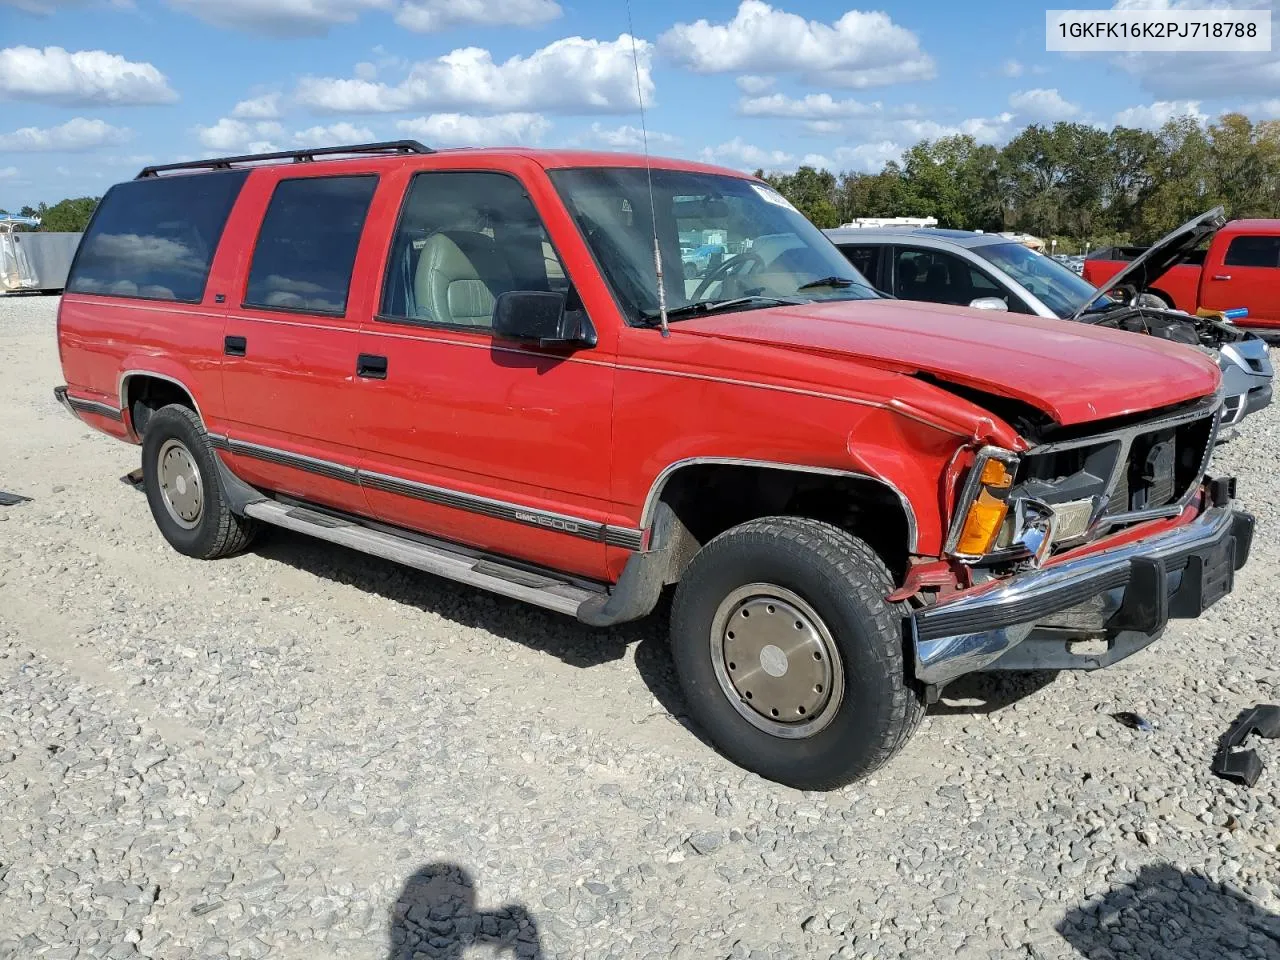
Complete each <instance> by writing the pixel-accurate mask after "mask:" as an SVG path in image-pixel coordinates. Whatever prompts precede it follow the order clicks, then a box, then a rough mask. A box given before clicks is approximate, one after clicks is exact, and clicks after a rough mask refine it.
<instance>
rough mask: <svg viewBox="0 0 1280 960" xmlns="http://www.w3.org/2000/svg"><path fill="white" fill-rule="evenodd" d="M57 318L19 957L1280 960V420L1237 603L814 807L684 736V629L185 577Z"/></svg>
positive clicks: (977, 712) (1025, 683) (11, 390)
mask: <svg viewBox="0 0 1280 960" xmlns="http://www.w3.org/2000/svg"><path fill="white" fill-rule="evenodd" d="M56 306H57V300H56V299H54V298H30V297H20V298H13V297H11V298H7V299H5V298H0V489H3V490H8V491H12V492H17V493H21V494H25V495H26V496H29V497H32V498H33V499H32V502H30V503H26V504H22V505H19V506H13V507H0V958H10V957H13V958H22V960H26V958H30V957H44V958H50V960H57V958H62V960H66V958H74V957H110V958H123V957H132V956H135V955H136V954H141V955H143V956H148V957H156V958H164V960H183V958H189V957H266V956H270V957H285V958H292V957H296V958H303V957H305V958H324V957H333V958H343V960H346V958H352V960H360V958H394V960H410V958H417V957H458V956H464V955H465V956H468V957H479V956H494V955H499V954H500V955H507V956H510V955H514V956H517V957H533V956H545V957H583V958H593V960H594V958H601V957H605V958H613V957H627V958H632V957H635V958H641V960H645V958H651V957H652V958H657V957H680V958H690V960H694V958H697V960H702V958H714V957H736V958H742V957H753V958H755V957H772V958H783V957H787V958H791V957H794V958H810V957H818V958H825V957H829V956H839V957H919V958H928V960H935V958H938V957H957V958H972V957H982V958H987V957H992V958H996V957H1000V958H1004V957H1034V958H1043V960H1052V958H1067V957H1080V956H1084V957H1088V958H1090V960H1105V958H1127V957H1152V958H1174V957H1176V958H1188V957H1191V958H1195V957H1205V958H1212V960H1221V958H1225V957H1251V958H1263V957H1270V958H1275V957H1277V956H1280V918H1278V917H1277V914H1280V899H1278V895H1280V888H1278V887H1277V883H1278V882H1280V856H1278V855H1277V843H1280V815H1278V814H1277V809H1276V807H1277V801H1280V743H1263V744H1262V746H1261V747H1260V752H1261V753H1262V756H1263V758H1264V760H1265V762H1266V763H1267V769H1266V771H1265V772H1264V774H1263V778H1262V779H1261V780H1260V781H1259V783H1258V784H1257V786H1256V787H1255V788H1253V789H1245V788H1243V787H1238V786H1234V785H1231V784H1228V783H1225V782H1223V781H1220V780H1217V779H1215V778H1214V777H1212V776H1211V774H1210V773H1209V761H1210V758H1211V756H1212V753H1213V749H1214V744H1215V741H1216V739H1217V737H1218V736H1219V735H1220V734H1221V732H1222V731H1223V730H1224V729H1225V727H1226V725H1227V724H1228V723H1229V722H1230V721H1231V720H1232V719H1233V718H1234V717H1235V715H1236V714H1237V713H1238V712H1239V711H1240V710H1241V709H1242V708H1243V707H1245V706H1248V705H1251V704H1253V703H1256V702H1259V701H1272V702H1274V701H1280V669H1277V663H1278V654H1280V641H1278V640H1277V626H1278V625H1280V608H1277V605H1276V603H1275V602H1274V597H1275V596H1276V593H1277V589H1278V588H1280V545H1277V543H1276V540H1275V537H1274V534H1273V533H1272V531H1274V530H1275V529H1276V524H1277V522H1278V520H1280V518H1278V517H1277V513H1278V512H1280V507H1278V506H1277V504H1276V501H1275V498H1274V496H1273V491H1274V490H1275V484H1276V477H1277V471H1278V469H1280V408H1273V409H1272V410H1270V411H1267V412H1266V413H1264V414H1262V415H1260V416H1258V417H1256V418H1254V420H1252V421H1251V422H1249V423H1248V424H1246V426H1245V428H1244V429H1243V431H1242V436H1241V437H1240V438H1239V439H1237V440H1236V441H1234V442H1232V443H1230V444H1228V445H1226V446H1225V447H1224V448H1222V450H1221V451H1220V454H1219V456H1218V460H1217V470H1218V472H1234V473H1236V474H1237V475H1238V476H1239V477H1240V491H1241V495H1242V497H1243V499H1244V501H1245V502H1246V503H1247V504H1248V505H1249V506H1250V507H1251V508H1252V509H1254V510H1255V511H1256V512H1257V514H1258V518H1259V524H1260V533H1259V536H1258V538H1257V540H1256V542H1255V546H1254V555H1253V559H1252V561H1251V563H1250V565H1249V566H1248V567H1247V568H1246V569H1245V570H1244V571H1243V572H1242V573H1241V574H1240V575H1239V577H1238V580H1237V584H1236V592H1235V593H1234V594H1233V595H1232V596H1231V597H1230V598H1228V599H1227V600H1225V601H1223V602H1222V603H1220V604H1219V605H1218V606H1217V607H1215V608H1214V609H1213V610H1212V611H1211V612H1210V613H1209V614H1208V615H1207V616H1206V617H1204V618H1203V619H1202V620H1199V621H1196V622H1189V623H1188V622H1182V623H1178V624H1176V625H1174V626H1173V627H1172V628H1171V629H1170V630H1169V631H1168V633H1167V635H1166V636H1165V637H1164V638H1163V639H1162V640H1161V641H1160V642H1159V643H1157V644H1155V645H1154V646H1152V647H1150V648H1148V649H1147V650H1146V651H1144V652H1143V653H1141V654H1139V655H1138V656H1136V657H1134V658H1132V659H1131V660H1129V661H1127V662H1125V663H1123V664H1121V665H1119V666H1117V667H1115V668H1112V669H1110V670H1107V671H1102V672H1099V673H1094V674H1064V675H1062V676H1060V677H1058V678H1057V679H1056V680H1054V681H1053V682H1052V683H1044V682H1043V678H1040V679H1039V680H1037V678H1005V679H1002V680H1000V681H998V682H979V683H968V684H967V685H966V688H964V689H960V690H958V691H956V694H957V697H960V696H962V695H965V694H971V695H972V696H968V697H966V698H964V699H955V698H949V699H948V701H947V702H946V703H944V704H942V705H940V707H939V708H937V709H935V710H934V711H932V712H931V715H930V717H929V718H928V719H927V720H926V722H925V724H924V727H923V728H922V730H921V732H920V734H919V735H918V736H917V737H916V739H915V740H914V741H913V742H912V744H911V745H910V746H909V747H908V749H907V750H906V752H905V753H904V754H903V755H902V756H901V757H900V758H899V759H898V760H897V761H895V762H894V763H893V764H892V765H891V766H890V767H889V768H887V769H885V770H884V771H882V772H881V774H880V775H879V776H878V777H877V778H876V779H874V780H871V781H869V782H865V783H862V784H858V785H855V786H853V787H850V788H847V789H845V790H842V791H840V792H836V793H830V794H802V793H798V792H796V791H792V790H788V789H786V788H783V787H779V786H777V785H774V784H772V783H768V782H766V781H762V780H760V779H758V778H756V777H755V776H752V775H749V774H745V773H743V772H742V771H741V770H739V769H737V768H735V767H733V766H731V765H730V764H728V763H727V762H725V761H723V760H721V759H720V758H719V757H718V756H717V755H716V754H715V753H713V752H712V750H711V749H710V748H709V747H707V746H705V745H704V744H703V743H702V742H701V741H700V740H699V739H698V735H697V733H696V732H695V731H692V730H690V729H688V728H687V727H686V726H685V725H683V724H682V723H680V722H677V721H676V720H673V719H671V717H670V715H669V713H668V711H669V710H674V711H676V712H680V709H681V708H680V703H679V696H678V694H677V693H676V692H675V685H674V678H673V676H672V671H671V666H670V661H669V658H668V655H667V653H666V651H665V648H664V640H663V636H664V625H663V624H662V623H661V622H659V621H658V620H656V619H655V620H653V621H651V622H646V623H643V624H639V625H633V626H631V627H628V628H626V629H619V630H614V631H610V632H594V631H591V630H588V629H586V628H583V627H580V626H578V625H577V624H575V623H573V622H571V621H569V620H567V619H563V618H559V617H556V616H554V615H552V614H544V613H541V612H538V611H536V610H533V609H530V608H527V607H524V606H521V605H518V604H516V603H514V602H507V601H504V600H500V599H495V598H493V597H490V596H487V595H484V594H480V593H476V592H473V591H471V590H467V589H463V588H460V587H457V586H454V585H451V584H448V583H444V582H441V581H437V580H432V579H430V578H428V577H426V576H424V575H420V574H418V573H415V572H412V571H408V570H404V569H401V568H397V567H395V566H393V565H391V564H389V563H383V562H380V561H374V560H371V559H368V558H365V557H363V556H360V555H357V554H354V553H347V552H343V551H339V550H337V549H333V548H329V547H326V546H324V545H321V544H319V543H315V542H310V541H307V540H305V539H302V538H298V537H294V536H289V535H285V534H276V535H274V536H271V537H270V538H268V539H265V540H263V541H262V542H261V543H260V544H259V545H258V546H257V547H256V548H255V549H254V550H253V551H252V552H250V553H248V554H246V555H244V556H241V557H237V558H234V559H231V560H224V561H219V562H212V563H202V562H199V561H194V560H189V559H187V558H185V557H182V556H179V555H178V554H176V553H175V552H173V551H172V550H170V549H169V548H168V546H167V545H166V544H165V543H164V541H163V540H162V539H161V537H160V535H159V533H158V532H157V531H156V530H155V528H154V526H153V524H152V522H151V518H150V515H149V513H148V511H147V505H146V502H145V500H144V499H143V497H142V496H141V495H140V494H138V493H137V492H135V491H134V490H132V489H130V488H129V487H127V486H126V485H125V484H123V483H121V482H120V480H119V478H120V477H121V475H123V474H124V473H126V472H127V471H129V470H131V469H133V468H134V467H136V466H137V465H138V452H137V450H136V449H135V448H132V447H129V446H126V445H124V444H121V443H118V442H116V441H113V440H110V439H108V438H107V437H105V436H102V435H100V434H97V433H95V432H94V431H92V430H90V429H89V428H87V427H85V426H84V425H82V424H80V423H78V422H77V421H75V420H74V419H72V418H71V417H69V416H68V415H67V414H66V413H65V412H64V411H63V410H62V409H61V408H60V407H58V405H57V404H56V403H55V402H54V399H53V396H52V388H53V386H54V385H56V384H58V383H60V382H61V380H60V371H59V368H58V361H57V349H56V344H55V340H54V311H55V309H56ZM981 697H986V698H988V699H989V702H986V703H984V702H983V701H982V700H981V699H980V698H981ZM1019 698H1020V699H1019ZM1119 710H1129V711H1134V712H1136V713H1139V714H1141V715H1142V716H1144V717H1146V718H1148V719H1149V720H1150V721H1151V723H1152V724H1154V727H1155V729H1154V732H1153V733H1150V734H1142V733H1139V732H1136V731H1133V730H1130V729H1128V728H1126V727H1124V726H1121V725H1120V724H1118V723H1116V722H1115V721H1114V720H1112V719H1111V718H1110V717H1109V714H1111V713H1113V712H1115V711H1119Z"/></svg>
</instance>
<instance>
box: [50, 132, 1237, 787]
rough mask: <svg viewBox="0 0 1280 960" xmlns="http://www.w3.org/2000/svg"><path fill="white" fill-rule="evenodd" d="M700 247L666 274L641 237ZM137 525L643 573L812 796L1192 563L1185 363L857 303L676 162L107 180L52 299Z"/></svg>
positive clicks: (1146, 602) (581, 615) (855, 290)
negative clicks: (716, 251)
mask: <svg viewBox="0 0 1280 960" xmlns="http://www.w3.org/2000/svg"><path fill="white" fill-rule="evenodd" d="M682 244H683V245H684V246H686V247H687V246H689V245H690V244H694V245H697V244H702V245H707V244H715V245H718V246H723V247H724V248H725V253H724V255H723V257H722V259H721V260H720V261H719V262H718V263H715V264H712V265H710V266H709V268H708V270H707V271H706V272H705V273H704V272H701V271H699V273H700V275H699V276H686V275H685V274H684V272H683V270H682V260H681V246H682ZM58 338H59V346H60V350H61V358H62V366H63V371H64V374H65V379H66V386H64V387H58V388H57V390H56V391H55V392H56V394H57V396H58V398H59V400H60V401H62V402H63V403H64V404H65V405H66V406H67V407H68V408H69V409H70V410H71V411H72V412H73V413H74V414H75V415H77V416H79V417H80V418H82V419H83V420H84V421H85V422H86V423H89V424H91V425H93V426H94V427H96V428H98V429H100V430H102V431H104V432H106V433H109V434H111V435H113V436H115V437H118V438H120V439H122V440H126V441H128V442H130V443H135V444H141V447H142V469H143V471H144V476H145V483H144V486H145V490H146V495H147V499H148V501H149V504H150V507H151V512H152V514H153V515H154V517H155V521H156V524H157V525H158V526H159V528H160V531H161V533H162V534H163V535H164V536H165V538H166V539H167V540H168V541H169V543H171V544H172V545H173V547H174V548H175V549H177V550H179V551H180V552H182V553H185V554H187V555H189V556H194V557H203V558H214V557H220V556H224V555H226V554H229V553H232V552H234V551H237V550H241V549H243V548H245V547H246V546H247V545H248V544H249V542H250V541H251V540H252V538H253V536H254V534H255V532H256V531H257V530H258V529H259V528H260V527H261V526H263V525H264V524H270V525H275V526H280V527H285V528H288V529H291V530H296V531H302V532H304V533H307V534H310V535H312V536H315V537H318V538H320V539H322V540H326V541H329V542H332V543H334V544H340V545H342V546H346V547H350V548H353V549H356V550H361V551H365V552H367V553H370V554H375V555H378V556H381V557H387V558H391V559H393V560H396V561H399V562H401V563H404V564H407V565H409V566H412V567H415V568H417V569H420V570H423V571H426V572H428V573H431V574H435V575H437V576H440V577H447V578H450V579H452V580H455V581H458V582H460V583H463V584H467V585H470V586H473V587H481V588H483V589H486V590H490V591H493V592H495V593H498V594H502V595H504V596H508V597H514V598H517V599H520V600H524V601H527V602H529V603H533V604H536V605H538V606H541V607H545V608H547V609H550V610H554V611H558V612H560V613H563V614H567V615H569V616H573V617H576V618H577V619H578V620H580V621H582V622H584V623H587V624H591V625H595V626H602V627H603V626H608V625H611V624H617V623H622V622H624V621H628V620H633V619H636V618H639V617H643V616H645V615H646V614H648V613H650V611H652V610H653V609H654V608H655V606H656V605H657V603H658V600H659V596H660V594H661V592H662V591H663V589H664V587H667V586H669V585H675V595H674V599H673V603H672V618H671V644H672V651H673V657H674V660H675V665H676V668H677V671H678V674H679V677H680V680H681V683H682V685H683V690H684V693H685V696H686V697H687V700H688V707H689V710H690V711H691V713H692V715H693V717H694V718H695V720H696V721H697V722H698V723H699V724H700V725H701V726H702V728H703V729H704V730H705V731H706V733H707V734H708V736H709V737H710V738H711V739H712V740H713V741H714V743H715V744H717V746H718V747H719V748H720V749H721V750H722V751H723V752H724V753H725V754H726V755H727V756H728V757H730V758H731V759H732V760H734V761H735V762H737V763H738V764H740V765H742V766H744V767H747V768H749V769H751V770H754V771H757V772H759V773H760V774H762V775H764V776H766V777H770V778H773V779H775V780H778V781H781V782H783V783H787V784H791V785H794V786H797V787H803V788H815V789H817V788H830V787H833V786H836V785H839V784H842V783H846V782H848V781H850V780H852V779H854V778H857V777H859V776H862V775H864V774H866V773H867V772H868V771H870V770H872V769H874V768H875V767H876V766H878V765H879V764H881V763H883V762H884V761H886V760H887V759H888V758H889V757H891V756H892V755H893V754H894V753H895V752H896V751H897V750H898V749H899V748H901V747H902V746H903V744H904V743H905V742H906V741H907V739H908V737H909V736H910V735H911V733H912V731H913V730H914V729H915V728H916V726H917V724H918V723H919V722H920V720H921V718H922V716H923V714H924V712H925V707H926V704H927V703H929V702H930V701H931V700H933V699H936V697H937V696H938V693H939V691H940V690H941V689H942V687H943V686H944V685H945V684H947V683H948V682H949V681H951V680H953V679H955V678H956V677H959V676H961V675H964V674H967V673H971V672H974V671H983V670H1022V669H1030V668H1047V669H1071V668H1083V669H1092V668H1097V667H1102V666H1106V665H1108V664H1110V663H1113V662H1114V661H1116V660H1119V659H1120V658H1122V657H1125V656H1128V655H1129V654H1132V653H1134V652H1135V651H1137V650H1139V649H1141V648H1142V647H1144V646H1145V645H1147V644H1148V643H1150V642H1151V641H1152V640H1154V639H1155V638H1156V637H1158V636H1159V635H1160V633H1161V632H1162V631H1163V629H1164V627H1165V625H1166V623H1167V622H1168V620H1169V619H1170V618H1176V617H1195V616H1197V615H1199V614H1200V612H1201V611H1203V610H1204V609H1205V608H1206V607H1208V606H1209V605H1210V604H1212V603H1214V602H1215V601H1216V600H1218V599H1219V598H1221V597H1222V596H1223V595H1224V594H1226V593H1228V592H1229V591H1230V590H1231V589H1232V585H1233V579H1234V573H1235V571H1236V570H1237V569H1238V568H1239V567H1240V566H1241V565H1242V564H1243V563H1244V562H1245V559H1246V557H1247V556H1248V552H1249V546H1250V541H1251V537H1252V531H1253V519H1252V517H1250V516H1249V515H1248V514H1247V513H1244V512H1242V511H1240V510H1238V509H1237V508H1236V507H1235V506H1234V505H1233V493H1234V483H1233V481H1232V480H1230V479H1225V478H1219V479H1210V478H1209V477H1208V476H1207V475H1206V468H1207V463H1208V460H1209V455H1210V451H1211V450H1212V449H1213V444H1214V438H1215V433H1216V431H1217V428H1218V419H1219V408H1220V404H1221V398H1220V395H1219V392H1218V384H1219V373H1218V369H1217V366H1216V365H1215V364H1214V363H1213V361H1212V360H1211V359H1210V358H1208V357H1206V356H1203V355H1201V354H1200V353H1198V352H1196V351H1194V350H1192V349H1189V348H1185V347H1182V346H1178V345H1175V344H1171V343H1167V342H1164V341H1160V340H1156V339H1154V338H1150V337H1140V336H1136V335H1133V334H1129V333H1123V332H1119V331H1113V330H1106V329H1097V328H1090V327H1085V326H1082V325H1081V326H1077V325H1073V324H1064V323H1061V322H1060V321H1052V320H1041V319H1038V318H1035V317H1030V316H1022V315H1015V314H997V313H991V312H984V311H970V310H966V309H961V308H955V307H946V306H940V305H935V304H925V303H908V302H903V301H897V300H890V299H884V298H881V297H879V296H878V295H877V294H876V292H875V291H874V290H872V289H871V288H870V287H869V286H867V285H866V282H865V280H864V279H863V278H862V277H861V276H860V275H859V274H858V273H857V272H856V270H854V269H853V268H852V267H851V266H850V264H849V263H848V261H847V260H845V258H844V257H843V256H842V255H841V254H840V252H839V251H838V250H837V249H836V248H835V247H834V246H832V245H831V243H830V242H829V241H828V240H827V239H826V238H825V237H824V236H823V235H822V233H821V232H819V231H818V230H817V229H816V228H814V227H813V226H812V225H811V224H810V223H809V222H808V221H807V220H805V219H804V218H803V217H802V216H801V215H800V214H799V213H797V212H796V211H795V209H794V208H793V207H792V206H791V205H790V204H789V203H788V202H787V201H786V200H785V199H783V198H782V197H781V196H780V195H779V194H778V193H776V192H774V191H773V190H772V189H771V188H770V187H768V186H767V185H766V184H764V183H762V182H760V181H758V180H755V179H753V178H751V177H747V176H743V175H741V174H738V173H735V172H732V171H728V170H722V169H718V168H715V167H710V166H705V165H702V164H697V163H688V162H684V161H675V160H657V159H654V160H652V161H646V159H645V158H644V157H640V156H624V155H614V154H600V153H585V152H568V151H536V150H525V149H501V150H498V149H495V150H472V149H467V150H453V151H440V152H434V151H432V150H430V149H428V148H426V147H423V146H422V145H421V144H418V143H415V142H412V141H406V142H396V143H390V144H368V145H360V146H348V147H341V148H328V149H325V150H312V151H297V152H290V153H283V154H269V155H257V156H252V157H236V158H221V159H216V160H208V161H200V162H193V163H181V164H171V165H167V166H160V167H149V168H147V169H145V170H143V171H142V173H140V174H139V175H138V177H137V178H136V179H135V180H132V181H129V182H127V183H122V184H119V185H117V186H115V187H113V188H112V189H111V190H110V191H109V192H108V193H107V195H106V197H105V198H104V199H103V201H102V203H101V205H100V206H99V208H98V210H97V213H96V214H95V215H94V218H93V222H92V223H91V225H90V226H89V229H88V231H87V232H86V234H85V237H84V240H83V242H82V243H81V246H80V250H79V252H78V254H77V257H76V260H75V264H74V266H73V268H72V270H71V276H70V278H69V281H68V284H67V292H66V295H65V296H64V298H63V300H62V306H61V310H60V313H59V319H58Z"/></svg>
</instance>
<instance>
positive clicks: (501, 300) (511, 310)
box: [493, 290, 595, 347]
mask: <svg viewBox="0 0 1280 960" xmlns="http://www.w3.org/2000/svg"><path fill="white" fill-rule="evenodd" d="M585 318H586V315H585V314H584V313H583V312H582V311H581V310H566V309H565V295H564V294H563V293H551V292H548V291H545V290H508V291H507V292H506V293H502V294H499V295H498V299H497V300H496V301H494V304H493V332H494V333H495V334H496V335H498V336H499V337H505V338H507V339H508V340H524V341H532V342H535V343H537V344H538V345H539V346H542V347H556V346H570V345H581V346H594V344H595V337H594V335H590V331H589V328H588V327H587V325H586V323H585ZM584 328H586V329H584Z"/></svg>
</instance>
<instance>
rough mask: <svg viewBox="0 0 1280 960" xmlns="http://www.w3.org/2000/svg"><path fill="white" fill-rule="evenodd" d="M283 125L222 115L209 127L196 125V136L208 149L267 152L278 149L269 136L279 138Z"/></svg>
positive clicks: (269, 121)
mask: <svg viewBox="0 0 1280 960" xmlns="http://www.w3.org/2000/svg"><path fill="white" fill-rule="evenodd" d="M283 134H284V127H282V126H280V124H278V123H276V122H275V121H271V120H262V121H259V122H257V123H248V122H246V121H244V120H236V119H234V118H232V117H223V118H222V119H221V120H219V121H218V122H217V123H215V124H214V125H213V126H211V127H196V137H197V138H198V139H199V141H200V143H201V145H203V146H206V147H208V148H209V149H210V150H245V151H248V152H250V153H267V152H270V151H273V150H277V149H279V148H278V147H276V146H275V144H274V143H273V142H272V141H271V139H269V138H271V137H275V138H277V139H278V138H280V137H281V136H283Z"/></svg>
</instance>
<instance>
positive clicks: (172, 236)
mask: <svg viewBox="0 0 1280 960" xmlns="http://www.w3.org/2000/svg"><path fill="white" fill-rule="evenodd" d="M247 176H248V171H245V170H231V171H227V172H225V173H201V174H192V175H189V176H170V177H155V178H148V179H145V180H131V181H129V182H128V183H121V184H117V185H116V186H114V187H112V188H111V189H110V190H108V191H107V195H106V196H105V197H103V198H102V203H101V204H99V206H98V210H97V212H96V213H95V214H94V216H93V221H92V222H91V223H90V224H89V229H88V230H87V231H86V233H85V235H84V239H83V240H82V241H81V243H80V250H79V252H78V253H77V254H76V259H75V263H74V264H73V265H72V268H71V274H70V276H69V277H68V279H67V290H68V291H69V292H71V293H96V294H106V295H108V296H114V297H137V298H140V299H143V300H176V301H179V302H181V303H199V302H200V301H201V300H202V299H203V298H204V287H205V281H207V280H208V278H209V265H210V263H212V262H213V255H214V252H215V251H216V250H217V249H218V240H219V238H220V237H221V236H222V228H223V226H224V225H225V224H226V222H227V217H228V215H230V213H231V207H232V206H233V205H234V204H235V202H236V197H237V196H239V194H240V188H241V187H242V186H244V181H245V178H246V177H247Z"/></svg>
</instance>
